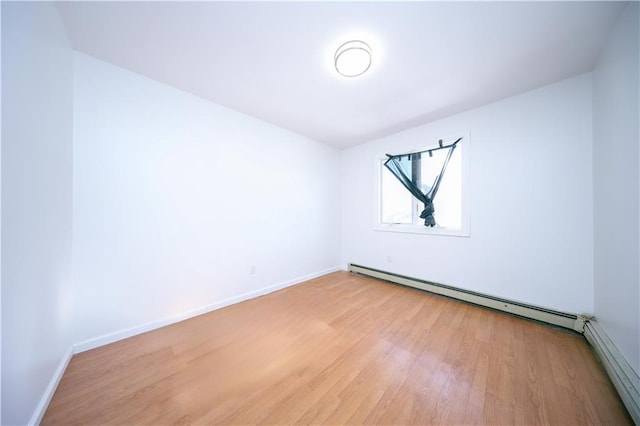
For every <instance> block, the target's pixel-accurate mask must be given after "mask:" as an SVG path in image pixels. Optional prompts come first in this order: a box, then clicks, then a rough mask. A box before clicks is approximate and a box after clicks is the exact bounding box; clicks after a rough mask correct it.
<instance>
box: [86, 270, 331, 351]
mask: <svg viewBox="0 0 640 426" xmlns="http://www.w3.org/2000/svg"><path fill="white" fill-rule="evenodd" d="M342 269H343V267H340V266H334V267H332V268H329V269H325V270H323V271H319V272H314V273H311V274H307V275H303V276H302V277H298V278H294V279H291V280H288V281H284V282H281V283H278V284H274V285H271V286H268V287H264V288H261V289H258V290H254V291H251V292H248V293H245V294H241V295H239V296H235V297H231V298H228V299H225V300H221V301H218V302H215V303H212V304H209V305H205V306H201V307H199V308H195V309H192V310H190V311H186V312H182V313H179V314H176V315H171V316H168V317H165V318H161V319H158V320H155V321H151V322H148V323H145V324H140V325H137V326H134V327H131V328H127V329H124V330H118V331H114V332H112V333H107V334H103V335H102V336H98V337H93V338H91V339H87V340H84V341H82V342H78V343H75V344H74V345H73V349H74V353H80V352H84V351H88V350H90V349H94V348H98V347H100V346H104V345H108V344H109V343H114V342H117V341H119V340H123V339H126V338H129V337H132V336H136V335H138V334H142V333H146V332H147V331H151V330H156V329H158V328H161V327H165V326H167V325H171V324H175V323H177V322H180V321H184V320H186V319H189V318H193V317H195V316H198V315H202V314H206V313H208V312H212V311H215V310H217V309H221V308H225V307H227V306H230V305H233V304H236V303H240V302H244V301H245V300H249V299H253V298H255V297H259V296H263V295H265V294H268V293H272V292H274V291H277V290H280V289H283V288H286V287H290V286H292V285H295V284H299V283H301V282H303V281H308V280H311V279H313V278H317V277H320V276H322V275H326V274H329V273H331V272H336V271H340V270H342Z"/></svg>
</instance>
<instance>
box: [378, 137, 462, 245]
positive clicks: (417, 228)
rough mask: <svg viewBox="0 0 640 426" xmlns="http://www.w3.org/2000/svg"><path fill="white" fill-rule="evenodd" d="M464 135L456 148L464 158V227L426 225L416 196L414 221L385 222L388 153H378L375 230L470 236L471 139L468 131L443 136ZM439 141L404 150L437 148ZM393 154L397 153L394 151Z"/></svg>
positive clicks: (415, 150)
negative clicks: (384, 176)
mask: <svg viewBox="0 0 640 426" xmlns="http://www.w3.org/2000/svg"><path fill="white" fill-rule="evenodd" d="M460 137H462V140H461V141H460V142H459V144H458V147H456V149H459V150H460V154H461V160H462V200H461V201H462V202H461V209H462V227H461V228H460V229H446V228H438V227H428V226H424V223H423V222H422V219H420V218H419V215H420V212H421V211H422V208H423V206H422V203H420V202H419V201H418V200H416V198H415V197H413V196H412V197H411V198H412V202H413V215H412V216H413V223H412V224H401V223H383V222H382V167H384V165H383V164H384V162H385V161H386V160H387V158H388V157H387V155H386V153H384V154H378V155H376V158H375V177H376V181H375V182H376V185H375V191H376V197H375V199H376V208H375V210H376V211H375V222H374V230H376V231H385V232H402V233H410V234H424V235H443V236H452V237H470V236H471V233H470V226H469V216H470V215H469V151H470V140H469V134H468V133H459V134H457V135H454V136H453V137H446V138H442V140H443V141H455V140H456V139H458V138H460ZM437 147H438V142H437V141H436V142H435V143H433V144H429V145H428V146H426V147H422V148H416V149H412V150H408V151H403V152H419V151H424V150H427V149H431V148H437ZM393 154H396V152H395V151H394V152H393ZM436 206H437V198H436Z"/></svg>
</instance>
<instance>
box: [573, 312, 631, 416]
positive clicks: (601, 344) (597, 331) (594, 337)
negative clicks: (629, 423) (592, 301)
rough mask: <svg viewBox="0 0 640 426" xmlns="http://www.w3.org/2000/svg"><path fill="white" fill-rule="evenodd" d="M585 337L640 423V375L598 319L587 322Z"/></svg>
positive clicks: (625, 403)
mask: <svg viewBox="0 0 640 426" xmlns="http://www.w3.org/2000/svg"><path fill="white" fill-rule="evenodd" d="M584 337H586V338H587V340H588V341H589V343H591V346H593V348H594V349H595V351H596V353H597V354H598V357H599V358H600V361H602V364H603V365H604V368H605V370H606V371H607V374H608V375H609V378H610V379H611V382H613V385H614V386H615V388H616V390H617V391H618V394H619V395H620V399H621V400H622V402H623V403H624V405H625V407H627V411H629V415H630V416H631V418H632V419H633V421H634V422H635V424H637V425H640V377H638V373H637V372H636V371H634V370H633V368H632V367H631V365H630V364H629V362H627V360H626V359H625V357H624V356H623V355H622V353H621V352H620V350H618V348H617V347H616V345H614V344H613V342H612V341H611V339H610V338H609V336H608V335H607V333H606V332H605V331H604V329H603V328H602V327H601V326H600V324H598V322H597V321H596V320H593V319H591V320H589V321H587V323H586V324H585V329H584Z"/></svg>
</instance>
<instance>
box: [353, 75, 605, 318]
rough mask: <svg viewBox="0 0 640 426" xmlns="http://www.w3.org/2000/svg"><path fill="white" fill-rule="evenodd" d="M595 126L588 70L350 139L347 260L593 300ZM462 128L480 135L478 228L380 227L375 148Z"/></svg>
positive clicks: (474, 177)
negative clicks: (371, 137) (464, 232)
mask: <svg viewBox="0 0 640 426" xmlns="http://www.w3.org/2000/svg"><path fill="white" fill-rule="evenodd" d="M591 127H592V126H591V77H590V75H589V74H585V75H581V76H577V77H574V78H571V79H569V80H565V81H562V82H559V83H557V84H554V85H551V86H546V87H543V88H541V89H538V90H534V91H531V92H528V93H525V94H522V95H519V96H515V97H512V98H509V99H506V100H503V101H500V102H496V103H493V104H490V105H487V106H484V107H481V108H478V109H475V110H471V111H468V112H465V113H462V114H458V115H455V116H452V117H449V118H447V119H444V120H440V121H437V122H434V123H431V124H427V125H424V126H421V127H417V128H415V129H412V130H408V131H405V132H402V133H399V134H395V135H392V136H389V137H386V138H382V139H379V140H377V141H373V142H370V143H367V144H364V145H361V146H357V147H355V148H352V149H349V150H347V151H345V152H344V153H343V157H342V174H343V187H342V205H343V208H342V211H343V214H342V235H343V252H342V261H343V262H344V263H348V262H352V263H357V264H362V265H366V266H371V267H374V268H379V269H383V270H387V271H391V272H397V273H400V274H403V275H408V276H413V277H417V278H421V279H425V280H431V281H435V282H439V283H443V284H447V285H452V286H456V287H460V288H464V289H469V290H474V291H479V292H482V293H487V294H493V295H498V296H501V297H505V298H509V299H514V300H519V301H523V302H526V303H531V304H536V305H541V306H545V307H549V308H555V309H559V310H562V311H570V312H577V313H580V312H592V311H593V270H592V267H591V265H592V256H593V242H592V229H593V216H592V206H593V202H592V190H591V182H592V147H591V137H592V134H591V131H592V129H591ZM458 132H468V133H469V136H470V147H471V151H470V167H469V169H470V170H469V171H470V181H471V185H470V187H471V188H470V193H471V195H470V218H471V221H470V227H471V237H469V238H465V237H447V236H434V235H417V234H400V233H392V232H382V231H374V230H373V222H374V212H375V209H376V206H375V198H376V196H375V188H374V182H375V167H374V161H375V158H376V155H377V154H380V153H385V152H389V153H399V152H402V151H403V150H410V149H414V148H417V147H421V146H425V145H428V144H430V143H433V142H435V141H437V140H438V139H439V138H441V137H443V136H453V135H455V134H457V133H458ZM387 256H391V257H392V262H391V263H389V262H387Z"/></svg>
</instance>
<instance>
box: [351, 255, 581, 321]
mask: <svg viewBox="0 0 640 426" xmlns="http://www.w3.org/2000/svg"><path fill="white" fill-rule="evenodd" d="M349 271H351V272H355V273H358V274H362V275H366V276H369V277H373V278H378V279H381V280H385V281H390V282H393V283H396V284H402V285H406V286H409V287H414V288H418V289H420V290H424V291H428V292H430V293H435V294H440V295H442V296H446V297H450V298H452V299H457V300H462V301H464V302H469V303H473V304H474V305H480V306H484V307H487V308H491V309H495V310H498V311H503V312H507V313H510V314H514V315H518V316H521V317H525V318H530V319H534V320H536V321H542V322H546V323H548V324H553V325H558V326H560V327H564V328H568V329H571V330H575V331H577V332H579V333H582V332H583V327H584V318H585V316H583V315H575V314H571V313H566V312H559V311H554V310H551V309H547V308H543V307H540V306H534V305H529V304H525V303H522V302H517V301H513V300H507V299H502V298H499V297H495V296H491V295H488V294H482V293H476V292H472V291H468V290H464V289H459V288H456V287H451V286H447V285H443V284H438V283H433V282H429V281H424V280H420V279H417V278H411V277H405V276H402V275H397V274H394V273H391V272H385V271H380V270H378V269H373V268H369V267H366V266H360V265H354V264H349Z"/></svg>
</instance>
